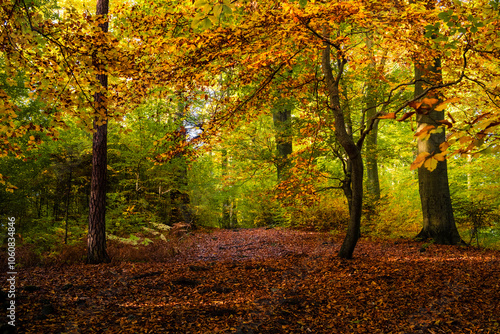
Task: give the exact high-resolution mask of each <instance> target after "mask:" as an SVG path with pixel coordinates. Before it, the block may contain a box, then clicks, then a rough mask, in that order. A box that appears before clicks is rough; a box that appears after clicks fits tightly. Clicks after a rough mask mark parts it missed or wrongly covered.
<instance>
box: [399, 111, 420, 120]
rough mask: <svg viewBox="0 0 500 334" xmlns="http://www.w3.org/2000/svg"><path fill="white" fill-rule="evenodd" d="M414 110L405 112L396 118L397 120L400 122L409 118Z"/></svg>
mask: <svg viewBox="0 0 500 334" xmlns="http://www.w3.org/2000/svg"><path fill="white" fill-rule="evenodd" d="M415 113H416V112H415V111H412V112H407V113H405V114H404V115H403V116H402V117H401V118H400V119H398V122H402V121H404V120H406V119H408V118H410V117H411V116H413V115H414V114H415Z"/></svg>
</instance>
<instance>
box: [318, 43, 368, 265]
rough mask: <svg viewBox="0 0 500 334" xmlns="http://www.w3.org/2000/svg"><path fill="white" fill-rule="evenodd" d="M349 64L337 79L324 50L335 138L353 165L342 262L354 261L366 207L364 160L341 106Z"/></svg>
mask: <svg viewBox="0 0 500 334" xmlns="http://www.w3.org/2000/svg"><path fill="white" fill-rule="evenodd" d="M346 62H347V61H346V60H345V59H343V58H342V59H340V60H339V61H338V67H339V68H338V73H339V74H338V76H337V77H336V78H335V77H334V76H333V70H332V66H331V64H330V45H329V44H327V43H326V42H325V48H324V49H323V55H322V70H323V74H324V76H325V80H326V85H327V89H328V95H329V100H330V101H329V102H330V110H331V111H332V114H333V117H334V119H335V137H336V138H337V140H338V141H339V143H340V145H341V146H342V147H343V148H344V150H345V151H346V153H347V155H348V156H349V160H350V161H351V171H352V173H351V181H352V183H351V189H352V195H351V205H350V208H349V211H350V212H349V213H350V218H349V225H348V227H347V234H346V237H345V239H344V242H343V243H342V246H341V248H340V252H339V256H340V257H341V258H345V259H350V258H352V254H353V253H354V248H355V247H356V244H357V242H358V239H359V235H360V225H361V213H362V204H363V158H362V156H361V152H360V149H359V148H358V146H357V145H356V143H355V142H354V140H353V138H352V136H350V135H349V134H348V133H347V130H346V123H345V119H344V113H343V112H342V107H341V105H340V97H339V81H340V77H341V74H342V71H343V69H344V65H345V64H346Z"/></svg>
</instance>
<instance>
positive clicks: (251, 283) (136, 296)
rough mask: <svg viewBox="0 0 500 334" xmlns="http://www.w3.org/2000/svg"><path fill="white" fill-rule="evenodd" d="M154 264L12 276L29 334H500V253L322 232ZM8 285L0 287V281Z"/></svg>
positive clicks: (223, 238) (206, 242) (232, 244)
mask: <svg viewBox="0 0 500 334" xmlns="http://www.w3.org/2000/svg"><path fill="white" fill-rule="evenodd" d="M190 238H191V239H190V242H189V243H186V245H189V248H186V249H182V250H181V252H180V253H179V254H177V255H176V256H175V257H173V258H172V260H171V261H168V262H161V263H131V262H115V263H112V264H103V265H83V264H82V265H64V266H58V267H56V266H52V267H45V268H40V267H38V268H25V269H22V270H20V271H19V276H18V277H19V283H18V284H19V289H20V291H19V294H18V296H17V301H16V302H17V303H18V312H19V313H18V325H19V326H20V327H21V329H22V330H21V332H25V333H500V324H499V323H500V306H499V301H500V280H499V278H500V262H499V258H500V256H499V255H500V252H498V251H481V250H477V249H473V248H463V247H455V246H437V245H431V246H429V247H427V248H426V249H425V250H424V248H422V247H421V246H422V245H421V243H417V242H413V241H407V240H401V241H380V240H379V241H370V240H366V239H361V240H360V242H359V244H358V246H357V249H356V251H355V254H354V255H355V259H354V260H342V259H340V258H338V257H337V252H338V250H339V247H340V243H339V240H335V239H332V237H331V235H329V234H325V233H311V232H299V231H291V230H279V229H246V230H233V231H226V230H221V231H214V232H212V233H198V234H193V235H191V236H190ZM4 282H5V280H4Z"/></svg>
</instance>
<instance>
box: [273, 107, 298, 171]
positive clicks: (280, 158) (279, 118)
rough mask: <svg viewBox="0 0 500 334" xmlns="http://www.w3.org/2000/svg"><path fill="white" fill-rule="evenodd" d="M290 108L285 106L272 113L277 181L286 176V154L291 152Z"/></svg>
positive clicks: (287, 165) (287, 164)
mask: <svg viewBox="0 0 500 334" xmlns="http://www.w3.org/2000/svg"><path fill="white" fill-rule="evenodd" d="M291 120H292V110H291V109H290V108H285V109H282V110H278V111H275V112H274V113H273V122H274V130H275V138H276V152H277V157H276V159H277V161H276V170H277V173H278V181H282V180H284V179H285V178H286V173H287V170H288V167H289V161H288V156H289V155H290V154H292V151H293V146H292V135H291V125H292V124H291Z"/></svg>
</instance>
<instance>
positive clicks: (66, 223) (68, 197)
mask: <svg viewBox="0 0 500 334" xmlns="http://www.w3.org/2000/svg"><path fill="white" fill-rule="evenodd" d="M72 177H73V171H72V170H71V169H70V170H69V177H68V183H67V184H66V208H65V210H66V212H65V214H64V222H65V229H64V244H65V245H67V244H68V228H69V225H68V218H69V201H70V198H71V179H72Z"/></svg>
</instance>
